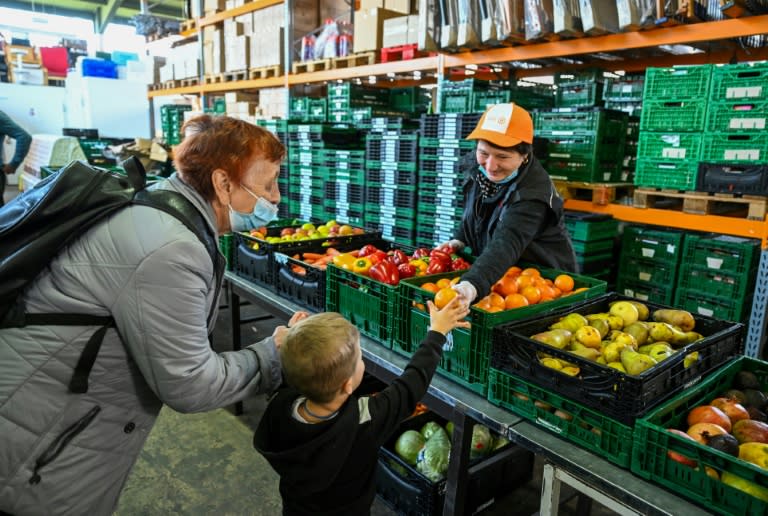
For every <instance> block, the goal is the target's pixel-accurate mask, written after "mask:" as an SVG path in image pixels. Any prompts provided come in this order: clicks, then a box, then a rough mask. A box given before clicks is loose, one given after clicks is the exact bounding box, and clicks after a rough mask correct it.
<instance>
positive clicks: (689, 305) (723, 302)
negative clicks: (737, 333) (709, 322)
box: [675, 288, 752, 322]
mask: <svg viewBox="0 0 768 516" xmlns="http://www.w3.org/2000/svg"><path fill="white" fill-rule="evenodd" d="M675 306H676V307H678V308H682V309H683V310H688V311H689V312H691V313H692V314H694V315H705V316H707V317H717V318H718V319H723V320H726V321H737V322H747V321H748V320H749V316H750V311H751V308H752V295H751V293H748V294H747V295H746V296H745V297H744V298H741V299H734V298H724V297H717V296H712V295H709V294H705V293H702V292H700V291H699V290H688V289H685V288H678V289H677V290H676V291H675Z"/></svg>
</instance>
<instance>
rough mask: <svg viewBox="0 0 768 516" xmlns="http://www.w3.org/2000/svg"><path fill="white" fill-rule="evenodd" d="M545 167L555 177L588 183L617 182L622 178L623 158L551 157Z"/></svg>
mask: <svg viewBox="0 0 768 516" xmlns="http://www.w3.org/2000/svg"><path fill="white" fill-rule="evenodd" d="M544 168H546V169H547V172H549V175H550V177H552V178H554V179H565V180H567V181H582V182H586V183H616V182H619V181H620V180H621V160H606V161H592V160H591V159H578V158H562V159H561V158H557V157H550V158H548V159H547V160H546V163H545V167H544Z"/></svg>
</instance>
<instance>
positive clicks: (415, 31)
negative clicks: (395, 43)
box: [405, 14, 419, 45]
mask: <svg viewBox="0 0 768 516" xmlns="http://www.w3.org/2000/svg"><path fill="white" fill-rule="evenodd" d="M405 44H406V45H418V44H419V15H418V14H411V15H409V16H408V34H407V35H406V37H405Z"/></svg>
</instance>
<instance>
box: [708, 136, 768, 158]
mask: <svg viewBox="0 0 768 516" xmlns="http://www.w3.org/2000/svg"><path fill="white" fill-rule="evenodd" d="M701 161H707V162H713V163H768V132H767V131H758V132H748V133H723V132H720V133H705V134H704V140H703V144H702V152H701Z"/></svg>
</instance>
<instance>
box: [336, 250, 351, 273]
mask: <svg viewBox="0 0 768 516" xmlns="http://www.w3.org/2000/svg"><path fill="white" fill-rule="evenodd" d="M355 260H357V258H356V257H354V256H352V255H351V254H349V253H341V254H337V255H336V256H334V257H333V264H334V265H335V266H336V267H339V268H340V269H344V270H347V271H351V270H352V266H353V265H354V263H355Z"/></svg>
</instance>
